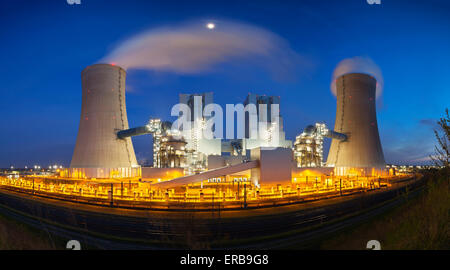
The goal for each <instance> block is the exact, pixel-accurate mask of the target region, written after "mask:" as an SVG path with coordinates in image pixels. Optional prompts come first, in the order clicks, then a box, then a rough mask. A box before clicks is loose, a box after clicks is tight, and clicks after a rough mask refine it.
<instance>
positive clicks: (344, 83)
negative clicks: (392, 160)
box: [327, 73, 386, 176]
mask: <svg viewBox="0 0 450 270" xmlns="http://www.w3.org/2000/svg"><path fill="white" fill-rule="evenodd" d="M376 86H377V82H376V80H375V78H374V77H372V76H370V75H367V74H362V73H350V74H345V75H342V76H340V77H338V78H337V80H336V90H337V109H336V121H335V125H334V130H335V131H337V132H340V133H344V134H346V135H347V138H348V139H347V140H346V141H339V140H335V139H333V140H332V142H331V147H330V152H329V154H328V159H327V166H334V167H335V173H336V175H347V174H355V173H357V174H359V175H366V176H368V175H377V174H380V173H383V171H384V170H383V169H384V168H385V166H386V163H385V161H384V156H383V150H382V148H381V143H380V136H379V134H378V124H377V116H376V106H375V91H376Z"/></svg>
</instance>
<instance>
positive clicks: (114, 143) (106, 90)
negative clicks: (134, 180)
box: [68, 64, 140, 178]
mask: <svg viewBox="0 0 450 270" xmlns="http://www.w3.org/2000/svg"><path fill="white" fill-rule="evenodd" d="M125 77H126V72H125V70H124V69H122V68H121V67H118V66H114V65H109V64H96V65H92V66H88V67H87V68H85V69H84V70H83V71H82V72H81V81H82V105H81V117H80V125H79V129H78V136H77V141H76V145H75V150H74V153H73V156H72V162H71V164H70V169H69V172H68V174H69V175H68V176H69V177H76V178H84V177H87V178H111V177H136V176H140V167H139V166H138V163H137V161H136V155H135V153H134V149H133V144H132V142H131V138H124V139H119V138H117V132H118V131H119V130H124V129H128V128H129V127H128V119H127V112H126V106H125Z"/></svg>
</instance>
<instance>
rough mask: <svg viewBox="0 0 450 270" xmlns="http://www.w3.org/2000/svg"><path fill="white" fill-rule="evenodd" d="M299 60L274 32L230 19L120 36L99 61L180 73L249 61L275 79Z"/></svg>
mask: <svg viewBox="0 0 450 270" xmlns="http://www.w3.org/2000/svg"><path fill="white" fill-rule="evenodd" d="M305 61H306V60H304V59H303V58H302V57H301V56H300V55H299V54H297V53H296V52H295V51H294V50H292V49H291V48H290V46H289V44H288V43H287V42H286V41H285V40H284V39H283V38H281V37H279V36H278V35H276V34H274V33H272V32H270V31H267V30H265V29H263V28H260V27H256V26H252V25H248V24H243V23H236V22H230V21H221V22H218V23H217V24H216V27H215V28H214V29H208V28H207V27H206V25H205V24H201V23H188V24H183V25H180V26H176V27H163V28H157V29H151V30H149V31H145V32H143V33H140V34H137V35H135V36H132V37H130V38H129V39H127V40H125V41H123V42H122V43H121V44H119V46H118V47H116V48H115V49H114V50H113V51H112V52H111V53H110V54H109V55H107V56H105V57H104V58H103V59H101V60H100V62H103V63H105V62H106V63H116V64H118V65H120V66H121V67H123V68H125V69H147V70H154V71H167V72H175V73H180V74H198V73H205V72H209V71H211V70H212V69H214V67H216V65H218V64H221V63H253V64H257V65H259V66H263V67H264V68H266V69H267V70H269V72H270V73H271V74H272V75H273V76H274V77H275V79H277V78H278V79H282V78H283V77H286V76H287V77H289V76H292V74H294V73H295V69H296V68H297V65H298V64H300V63H302V62H305Z"/></svg>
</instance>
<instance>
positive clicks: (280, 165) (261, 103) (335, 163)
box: [61, 64, 385, 188]
mask: <svg viewBox="0 0 450 270" xmlns="http://www.w3.org/2000/svg"><path fill="white" fill-rule="evenodd" d="M81 79H82V106H81V117H80V126H79V131H78V137H77V142H76V146H75V150H74V154H73V158H72V162H71V165H70V169H68V170H65V171H64V172H62V173H61V176H65V177H69V178H99V179H106V178H139V179H148V180H150V181H151V182H153V183H154V185H155V186H160V187H166V188H167V187H176V186H180V185H189V184H195V183H200V182H202V181H206V180H207V181H209V182H210V181H211V179H215V180H214V181H217V180H218V179H224V180H223V181H226V179H241V180H242V179H245V181H248V182H249V183H250V182H251V183H252V185H253V186H255V187H260V186H261V185H274V184H281V185H290V184H291V183H293V181H294V180H293V179H296V176H298V175H303V173H304V172H311V171H314V172H316V173H317V174H318V175H335V176H345V175H347V176H349V175H352V176H353V175H357V176H358V175H359V176H375V175H383V174H385V162H384V157H383V151H382V148H381V143H380V139H379V135H378V126H377V119H376V106H375V91H376V80H375V78H373V77H372V76H370V75H367V74H362V73H350V74H345V75H342V76H340V77H339V78H337V80H336V88H337V109H336V121H335V125H334V130H330V129H329V128H328V127H327V126H326V125H325V124H324V123H316V124H315V125H310V126H307V127H306V128H305V129H304V131H303V132H302V133H301V134H300V135H299V136H297V138H296V140H295V143H294V145H292V142H291V141H289V140H286V139H285V133H284V130H283V119H282V117H281V116H280V114H279V110H280V98H279V97H277V96H265V95H256V94H249V95H248V96H247V98H246V99H245V101H244V102H243V104H244V105H246V106H247V105H249V104H250V105H255V108H256V109H255V110H253V111H246V112H245V136H244V137H243V138H240V139H220V138H212V139H211V138H209V139H207V138H204V137H203V136H202V134H203V133H202V132H203V130H204V128H205V123H206V122H208V121H209V120H210V119H211V117H210V116H209V117H207V116H204V115H202V111H203V110H204V109H205V107H206V106H207V105H210V104H213V93H212V92H209V93H199V94H180V100H179V102H180V104H184V105H185V106H187V107H188V108H189V109H190V112H189V114H190V115H188V119H189V121H191V122H190V123H191V124H190V126H191V129H190V130H189V132H188V133H183V134H184V136H182V135H180V134H182V132H181V130H178V129H176V128H174V127H173V126H172V123H171V122H167V121H166V122H164V121H162V120H161V119H150V120H149V122H148V123H147V124H146V125H144V126H140V127H135V128H129V126H128V119H127V113H126V105H125V79H126V72H125V70H124V69H122V68H121V67H119V66H115V65H110V64H96V65H92V66H89V67H87V68H86V69H84V70H83V71H82V73H81ZM274 113H275V115H276V117H275V118H273V117H272V115H273V114H274ZM197 118H198V119H197ZM251 118H254V119H256V120H257V124H256V128H257V131H258V132H260V136H259V137H252V136H251V135H252V132H254V131H255V129H253V128H252V127H251V126H250V124H249V123H250V122H249V119H251ZM146 134H151V135H152V136H153V167H142V168H141V167H140V166H139V165H138V163H137V160H136V156H135V153H134V149H133V144H132V141H131V137H133V136H138V135H146ZM261 134H262V135H261ZM275 135H276V136H277V138H276V140H274V139H273V137H274V136H275ZM325 138H330V139H332V142H331V148H330V151H329V154H328V158H327V161H326V162H324V157H323V142H324V139H325ZM306 181H307V180H306Z"/></svg>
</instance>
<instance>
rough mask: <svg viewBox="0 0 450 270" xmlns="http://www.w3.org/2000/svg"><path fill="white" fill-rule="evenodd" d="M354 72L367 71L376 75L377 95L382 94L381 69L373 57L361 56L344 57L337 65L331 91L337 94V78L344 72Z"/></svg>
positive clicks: (366, 72)
mask: <svg viewBox="0 0 450 270" xmlns="http://www.w3.org/2000/svg"><path fill="white" fill-rule="evenodd" d="M353 72H358V73H365V74H368V75H371V76H373V77H375V79H376V80H377V90H376V97H377V98H378V97H379V96H381V93H382V91H383V85H384V80H383V75H382V74H381V69H380V68H379V67H378V66H377V65H376V64H375V62H374V61H373V60H372V59H370V58H368V57H360V56H356V57H353V58H347V59H344V60H342V61H341V62H339V64H338V65H337V66H336V68H335V69H334V72H333V78H332V80H331V92H333V94H334V95H336V79H337V78H338V77H340V76H342V75H344V74H348V73H353Z"/></svg>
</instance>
